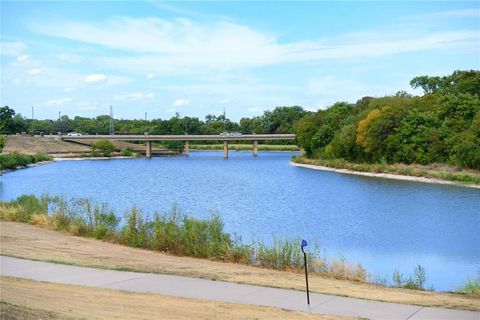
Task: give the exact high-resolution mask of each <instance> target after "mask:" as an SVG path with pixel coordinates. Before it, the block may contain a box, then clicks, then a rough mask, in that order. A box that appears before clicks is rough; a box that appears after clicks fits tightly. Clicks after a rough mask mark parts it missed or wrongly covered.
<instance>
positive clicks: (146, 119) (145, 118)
mask: <svg viewBox="0 0 480 320" xmlns="http://www.w3.org/2000/svg"><path fill="white" fill-rule="evenodd" d="M146 121H147V113H146V112H145V122H146Z"/></svg>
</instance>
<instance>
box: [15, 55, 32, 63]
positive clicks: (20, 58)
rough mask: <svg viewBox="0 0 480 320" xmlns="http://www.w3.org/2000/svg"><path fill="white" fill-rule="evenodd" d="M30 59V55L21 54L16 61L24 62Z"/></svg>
mask: <svg viewBox="0 0 480 320" xmlns="http://www.w3.org/2000/svg"><path fill="white" fill-rule="evenodd" d="M29 59H30V56H29V55H28V54H22V55H21V56H18V57H17V61H18V62H25V61H27V60H29Z"/></svg>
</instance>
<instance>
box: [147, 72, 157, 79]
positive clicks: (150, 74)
mask: <svg viewBox="0 0 480 320" xmlns="http://www.w3.org/2000/svg"><path fill="white" fill-rule="evenodd" d="M153 78H155V75H153V74H152V73H149V74H147V79H148V80H152V79H153Z"/></svg>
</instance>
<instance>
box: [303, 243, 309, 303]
mask: <svg viewBox="0 0 480 320" xmlns="http://www.w3.org/2000/svg"><path fill="white" fill-rule="evenodd" d="M306 246H307V241H305V240H302V246H301V248H302V252H303V263H304V265H305V284H306V285H307V305H308V310H309V311H310V291H309V289H308V271H307V269H308V267H307V254H306V253H305V251H304V250H303V248H305V247H306Z"/></svg>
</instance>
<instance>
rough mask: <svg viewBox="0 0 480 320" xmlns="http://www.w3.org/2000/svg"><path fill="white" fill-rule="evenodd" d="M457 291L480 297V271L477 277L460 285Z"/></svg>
mask: <svg viewBox="0 0 480 320" xmlns="http://www.w3.org/2000/svg"><path fill="white" fill-rule="evenodd" d="M457 292H459V293H463V294H466V295H469V296H473V297H480V271H479V272H478V274H477V277H476V278H474V279H469V280H467V282H466V283H465V284H464V285H463V286H462V287H460V288H459V289H458V290H457Z"/></svg>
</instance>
